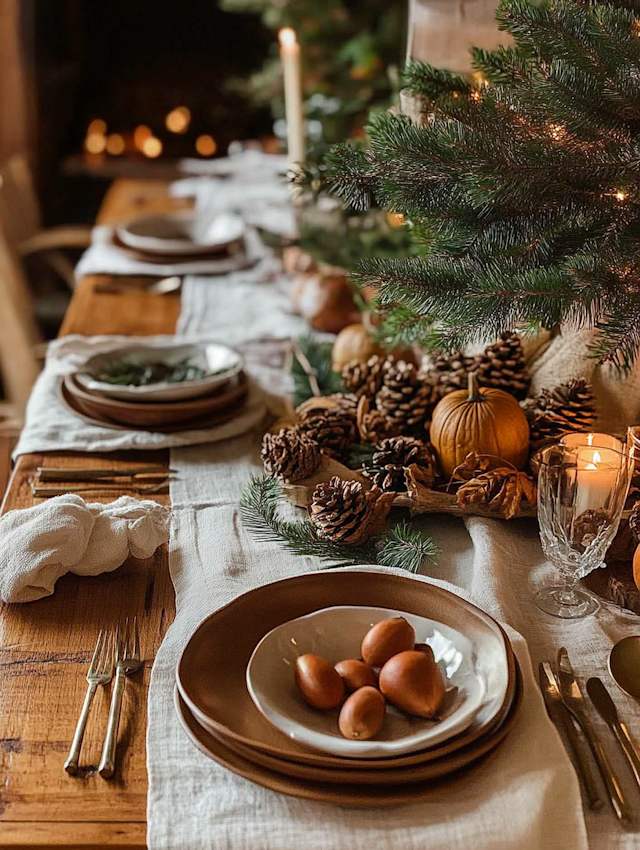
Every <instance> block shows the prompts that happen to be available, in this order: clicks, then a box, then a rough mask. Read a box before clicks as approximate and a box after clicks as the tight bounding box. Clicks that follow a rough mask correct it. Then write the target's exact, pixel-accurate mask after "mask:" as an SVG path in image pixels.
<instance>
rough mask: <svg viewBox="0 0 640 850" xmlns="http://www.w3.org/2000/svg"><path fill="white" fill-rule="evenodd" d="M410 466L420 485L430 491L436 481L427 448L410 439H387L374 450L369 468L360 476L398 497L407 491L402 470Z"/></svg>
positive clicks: (427, 445) (432, 462) (425, 445)
mask: <svg viewBox="0 0 640 850" xmlns="http://www.w3.org/2000/svg"><path fill="white" fill-rule="evenodd" d="M413 464H415V465H416V466H417V467H418V469H419V472H420V475H421V481H422V482H423V483H424V485H425V486H426V487H431V486H432V485H433V483H434V481H435V477H436V476H435V469H434V460H433V451H432V448H431V446H430V445H429V444H428V443H422V442H420V440H414V439H413V438H412V437H391V438H390V439H388V440H383V441H382V442H381V443H379V444H378V445H377V446H376V451H375V452H374V454H373V457H372V459H371V466H370V467H369V468H368V469H366V470H364V471H363V474H364V475H365V476H366V477H367V478H368V479H369V480H370V481H371V482H372V483H373V484H375V485H376V487H379V488H380V489H381V490H384V491H385V492H394V493H402V492H404V491H406V489H407V481H406V478H405V470H406V469H407V468H408V467H410V466H412V465H413Z"/></svg>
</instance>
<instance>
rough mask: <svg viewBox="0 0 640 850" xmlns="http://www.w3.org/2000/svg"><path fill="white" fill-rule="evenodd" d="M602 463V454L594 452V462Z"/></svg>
mask: <svg viewBox="0 0 640 850" xmlns="http://www.w3.org/2000/svg"><path fill="white" fill-rule="evenodd" d="M601 461H602V458H601V457H600V452H594V453H593V462H594V463H600V462H601Z"/></svg>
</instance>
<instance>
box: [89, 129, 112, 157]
mask: <svg viewBox="0 0 640 850" xmlns="http://www.w3.org/2000/svg"><path fill="white" fill-rule="evenodd" d="M106 147H107V139H106V137H105V136H104V135H103V134H102V133H87V137H86V139H85V140H84V149H85V150H86V152H87V153H92V154H99V153H104V150H105V148H106Z"/></svg>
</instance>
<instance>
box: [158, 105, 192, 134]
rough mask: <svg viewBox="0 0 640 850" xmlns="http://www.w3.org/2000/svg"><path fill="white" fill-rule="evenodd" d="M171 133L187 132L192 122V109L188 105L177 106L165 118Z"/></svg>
mask: <svg viewBox="0 0 640 850" xmlns="http://www.w3.org/2000/svg"><path fill="white" fill-rule="evenodd" d="M164 123H165V125H166V128H167V130H169V132H170V133H186V132H187V130H188V129H189V124H190V123H191V110H190V109H188V108H187V107H186V106H176V108H175V109H172V110H171V112H169V114H168V115H167V117H166V118H165V120H164Z"/></svg>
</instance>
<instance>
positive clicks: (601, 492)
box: [576, 447, 622, 516]
mask: <svg viewBox="0 0 640 850" xmlns="http://www.w3.org/2000/svg"><path fill="white" fill-rule="evenodd" d="M621 461H622V458H621V456H620V454H619V453H618V452H616V451H614V450H612V449H606V448H601V447H598V448H596V447H584V448H581V449H578V457H577V472H576V476H577V477H576V485H577V488H578V492H577V494H576V516H580V514H581V513H583V512H584V511H588V510H594V511H597V510H601V509H608V507H609V502H610V500H611V496H612V495H613V493H614V492H615V488H616V483H617V480H618V475H619V473H620V464H621Z"/></svg>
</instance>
